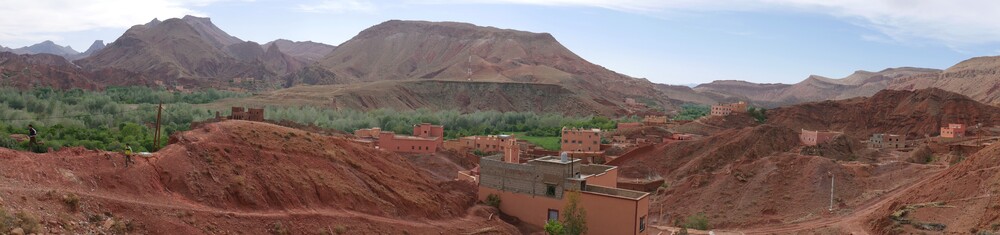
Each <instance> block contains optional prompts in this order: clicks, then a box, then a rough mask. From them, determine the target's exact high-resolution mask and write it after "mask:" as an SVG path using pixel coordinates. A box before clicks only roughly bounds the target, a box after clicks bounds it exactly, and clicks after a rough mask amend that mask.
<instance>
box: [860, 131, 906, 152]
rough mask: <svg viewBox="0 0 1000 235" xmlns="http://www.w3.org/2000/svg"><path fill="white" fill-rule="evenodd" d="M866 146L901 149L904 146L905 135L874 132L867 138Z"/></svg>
mask: <svg viewBox="0 0 1000 235" xmlns="http://www.w3.org/2000/svg"><path fill="white" fill-rule="evenodd" d="M868 147H869V148H874V149H883V148H890V149H901V148H906V137H905V136H901V135H893V134H874V135H872V137H871V138H869V139H868Z"/></svg>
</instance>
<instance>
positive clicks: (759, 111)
mask: <svg viewBox="0 0 1000 235" xmlns="http://www.w3.org/2000/svg"><path fill="white" fill-rule="evenodd" d="M747 113H748V114H750V117H753V120H754V121H757V123H765V122H767V109H765V108H755V107H749V108H747Z"/></svg>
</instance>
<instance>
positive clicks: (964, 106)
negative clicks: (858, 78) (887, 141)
mask: <svg viewBox="0 0 1000 235" xmlns="http://www.w3.org/2000/svg"><path fill="white" fill-rule="evenodd" d="M768 123H770V124H774V125H780V126H786V127H789V128H792V129H795V130H796V131H797V130H799V129H802V128H804V129H809V130H837V131H844V132H845V133H846V134H848V135H851V136H853V137H855V138H860V139H868V137H870V136H871V134H874V133H892V134H903V135H907V136H908V137H909V138H911V139H913V138H916V137H923V136H924V135H932V136H933V135H937V134H938V132H939V131H940V128H941V126H942V125H947V124H948V123H962V124H966V125H970V126H972V125H976V124H978V123H982V124H983V125H984V126H994V125H997V124H1000V108H997V107H994V106H989V105H985V104H981V103H979V102H977V101H975V100H972V99H970V98H969V97H966V96H964V95H960V94H956V93H951V92H948V91H944V90H941V89H936V88H930V89H923V90H917V91H896V90H883V91H880V92H878V93H876V94H875V95H874V96H872V97H870V98H853V99H847V100H837V101H822V102H814V103H805V104H799V105H793V106H788V107H781V108H777V109H773V110H769V111H768Z"/></svg>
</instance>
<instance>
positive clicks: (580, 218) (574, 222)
mask: <svg viewBox="0 0 1000 235" xmlns="http://www.w3.org/2000/svg"><path fill="white" fill-rule="evenodd" d="M566 196H567V197H569V202H568V203H566V207H564V208H563V232H564V234H568V235H580V234H586V233H587V210H585V209H583V207H581V206H580V192H576V191H573V192H569V193H567V194H566Z"/></svg>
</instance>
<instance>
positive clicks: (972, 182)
mask: <svg viewBox="0 0 1000 235" xmlns="http://www.w3.org/2000/svg"><path fill="white" fill-rule="evenodd" d="M931 203H939V205H934V206H925V207H919V208H915V209H912V210H909V211H908V213H906V214H905V215H903V216H902V218H903V219H905V220H909V221H911V222H910V223H909V224H904V223H900V222H898V221H897V220H893V216H892V214H893V213H895V212H897V211H900V210H903V209H904V208H905V207H907V206H914V205H919V204H931ZM867 219H868V221H869V223H868V226H869V228H870V229H871V230H873V231H875V233H880V234H900V233H934V232H935V231H927V230H921V229H919V228H918V226H915V225H914V224H916V222H919V223H923V224H941V225H945V227H944V230H943V231H940V232H943V233H948V234H976V233H980V232H984V233H982V234H997V233H1000V146H998V145H993V146H991V147H988V148H986V149H984V150H982V151H980V152H978V153H977V154H975V155H972V156H971V157H969V158H966V159H965V160H964V161H962V162H960V163H958V164H955V165H954V166H952V167H950V168H948V170H945V171H944V172H942V173H941V174H939V175H937V176H935V177H933V178H931V180H929V181H927V182H925V183H922V184H920V185H919V186H918V187H914V188H913V189H912V190H908V191H907V192H906V193H904V194H903V195H902V196H900V197H898V198H895V199H893V200H891V201H890V203H886V204H885V205H883V206H881V207H879V208H878V210H877V211H875V212H874V213H872V214H870V215H869V216H868V218H867Z"/></svg>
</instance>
